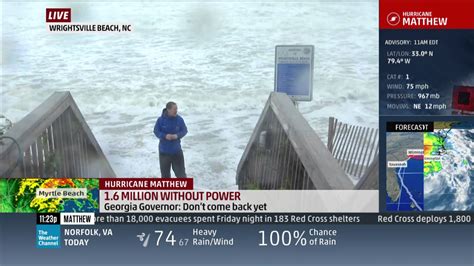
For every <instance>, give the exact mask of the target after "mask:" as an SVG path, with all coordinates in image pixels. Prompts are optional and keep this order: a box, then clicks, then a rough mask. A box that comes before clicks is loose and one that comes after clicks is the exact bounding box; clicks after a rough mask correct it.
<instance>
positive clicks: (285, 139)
mask: <svg viewBox="0 0 474 266" xmlns="http://www.w3.org/2000/svg"><path fill="white" fill-rule="evenodd" d="M236 179H237V185H238V186H239V189H353V188H354V185H353V184H352V182H351V181H350V179H349V178H348V176H347V175H346V173H345V172H344V170H343V168H342V167H341V166H340V165H339V164H338V162H337V160H336V159H334V157H333V156H332V154H331V152H330V151H329V150H328V149H327V147H326V145H324V143H323V142H322V141H321V139H320V138H319V137H318V135H317V134H316V133H315V132H314V130H313V129H312V128H311V126H310V125H309V124H308V122H307V121H306V120H305V119H304V117H303V116H302V115H301V114H300V112H299V111H298V110H297V109H296V107H295V106H294V104H293V102H292V101H291V100H290V98H289V97H288V96H287V95H286V94H284V93H276V92H273V93H271V94H270V97H269V98H268V101H267V103H266V105H265V107H264V109H263V112H262V114H261V116H260V118H259V120H258V122H257V125H256V127H255V129H254V132H253V134H252V136H251V137H250V141H249V142H248V144H247V147H246V149H245V151H244V153H243V155H242V158H241V160H240V163H239V165H238V168H237V176H236Z"/></svg>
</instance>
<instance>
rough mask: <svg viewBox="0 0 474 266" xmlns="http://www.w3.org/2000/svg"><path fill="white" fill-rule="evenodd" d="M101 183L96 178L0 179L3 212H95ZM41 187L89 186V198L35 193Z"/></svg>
mask: <svg viewBox="0 0 474 266" xmlns="http://www.w3.org/2000/svg"><path fill="white" fill-rule="evenodd" d="M98 186H99V180H98V179H96V178H23V179H17V178H9V179H0V212H5V213H8V212H21V213H36V212H37V213H45V212H96V211H98V209H99V190H98ZM38 188H87V191H88V192H87V199H85V198H84V199H72V198H44V197H36V190H37V189H38Z"/></svg>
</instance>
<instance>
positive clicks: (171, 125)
mask: <svg viewBox="0 0 474 266" xmlns="http://www.w3.org/2000/svg"><path fill="white" fill-rule="evenodd" d="M153 132H154V133H155V136H156V137H157V138H159V139H160V144H159V153H160V170H161V177H171V172H170V169H171V167H173V172H174V174H175V175H176V177H186V171H185V167H184V156H183V150H182V149H181V138H183V137H184V136H186V134H187V133H188V129H187V128H186V124H185V123H184V120H183V118H182V117H181V116H179V115H178V106H177V105H176V103H174V102H168V103H167V104H166V108H165V109H163V112H162V113H161V116H160V117H158V120H157V121H156V124H155V129H154V130H153Z"/></svg>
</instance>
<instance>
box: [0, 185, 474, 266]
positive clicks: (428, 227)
mask: <svg viewBox="0 0 474 266" xmlns="http://www.w3.org/2000/svg"><path fill="white" fill-rule="evenodd" d="M0 185H1V186H0V187H1V188H2V191H3V192H2V195H1V196H2V197H1V200H2V202H1V203H2V205H1V212H2V215H1V216H0V225H1V227H0V234H1V236H2V242H1V249H0V250H1V252H2V256H1V257H0V258H1V263H2V265H29V264H35V265H64V264H65V262H66V261H67V262H68V263H67V264H68V265H75V264H77V265H83V264H85V263H86V261H87V264H88V265H103V264H123V265H138V264H150V265H151V264H153V265H155V264H190V263H192V264H197V265H199V264H205V265H208V264H226V263H229V262H232V263H234V264H265V263H268V259H269V258H271V260H272V261H275V262H277V264H284V265H289V264H313V263H314V259H315V258H317V260H318V263H321V264H323V265H327V264H332V265H341V264H342V265H346V264H347V265H349V264H351V265H359V264H357V263H355V264H354V261H353V258H356V257H357V258H358V261H360V262H361V263H360V265H367V263H369V262H370V263H374V264H376V265H392V264H393V262H392V261H391V260H390V259H389V258H390V257H391V256H392V255H393V254H392V251H391V250H393V249H394V248H397V250H399V252H401V253H400V254H405V255H404V256H402V257H401V258H398V260H397V261H398V262H397V263H399V262H400V261H402V262H404V264H410V265H421V264H424V263H425V259H426V256H427V255H428V254H443V253H448V254H450V255H449V256H441V255H439V256H438V255H436V258H437V259H436V262H437V263H439V265H472V224H473V222H472V218H473V215H472V213H466V212H456V213H453V212H450V213H447V212H443V213H433V212H419V213H414V212H406V213H402V212H401V213H400V212H397V213H378V208H379V206H378V203H379V200H378V191H377V190H359V191H353V190H334V191H329V190H301V191H296V190H273V191H257V190H231V191H201V190H196V189H194V186H193V179H192V178H186V179H174V178H173V179H166V178H113V179H112V178H101V179H85V178H84V179H82V178H48V179H45V178H43V179H41V178H25V179H2V180H0ZM369 251H370V252H369ZM415 251H416V252H415ZM24 254H29V255H28V256H25V255H24ZM295 254H297V257H298V260H297V261H295V260H294V259H295ZM341 254H345V255H344V256H342V255H341ZM430 256H433V255H430Z"/></svg>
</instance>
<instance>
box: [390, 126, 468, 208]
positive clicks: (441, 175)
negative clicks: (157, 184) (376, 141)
mask: <svg viewBox="0 0 474 266" xmlns="http://www.w3.org/2000/svg"><path fill="white" fill-rule="evenodd" d="M473 140H474V129H473V123H466V122H434V130H433V132H388V133H387V171H386V172H387V182H386V189H387V195H386V206H387V207H386V209H387V210H388V211H423V210H425V211H466V210H472V209H473V207H474V206H473V205H474V203H473V195H474V170H473V167H472V163H473V152H472V150H473V148H474V141H473Z"/></svg>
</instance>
